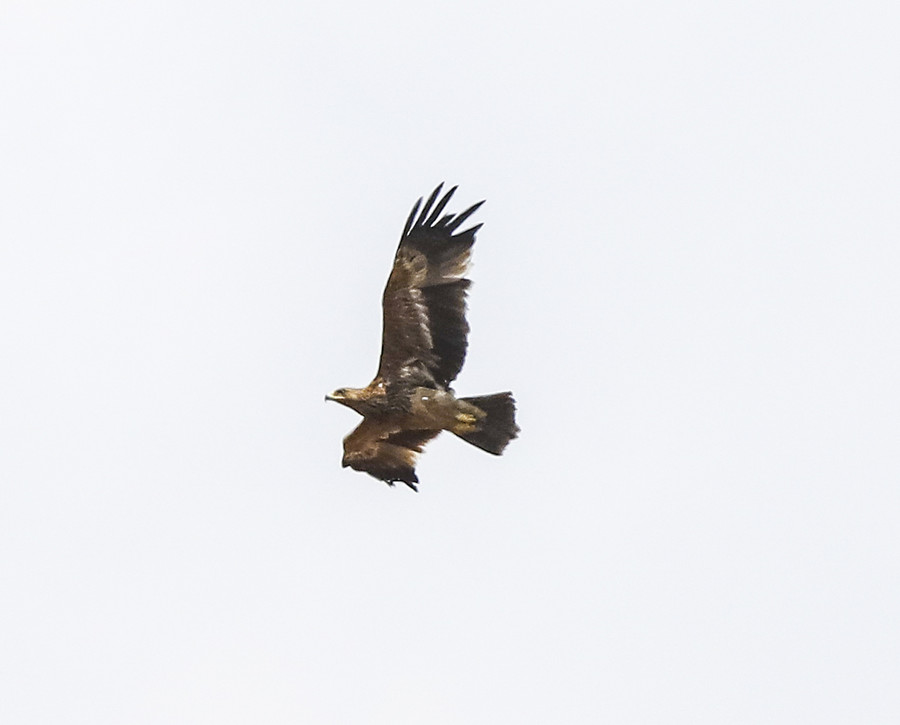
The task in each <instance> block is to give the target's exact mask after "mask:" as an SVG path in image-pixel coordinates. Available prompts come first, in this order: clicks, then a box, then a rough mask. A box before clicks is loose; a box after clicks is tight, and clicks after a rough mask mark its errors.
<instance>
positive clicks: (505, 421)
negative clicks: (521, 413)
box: [457, 392, 519, 456]
mask: <svg viewBox="0 0 900 725" xmlns="http://www.w3.org/2000/svg"><path fill="white" fill-rule="evenodd" d="M460 400H462V401H463V402H466V403H469V404H470V405H474V406H475V407H476V408H478V409H480V410H482V411H484V413H485V417H484V418H482V419H481V420H480V421H479V427H478V430H475V431H472V432H471V433H457V435H458V436H459V437H460V438H462V439H463V440H464V441H466V442H467V443H471V444H472V445H473V446H477V447H478V448H480V449H481V450H483V451H487V452H488V453H493V454H494V455H495V456H499V455H500V454H501V453H503V449H504V448H506V446H507V444H508V443H509V442H510V441H511V440H512V439H513V438H515V437H516V436H517V435H518V434H519V426H517V425H516V401H515V399H514V398H513V396H512V393H509V392H507V393H494V394H493V395H479V396H476V397H474V398H460Z"/></svg>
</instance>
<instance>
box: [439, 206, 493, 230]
mask: <svg viewBox="0 0 900 725" xmlns="http://www.w3.org/2000/svg"><path fill="white" fill-rule="evenodd" d="M484 202H485V200H484V199H482V200H481V201H479V202H478V203H477V204H473V205H472V206H470V207H469V208H468V209H466V210H465V211H464V212H462V214H460V215H459V216H457V217H456V218H455V219H453V220H452V221H451V222H450V223H449V224H447V229H449V230H450V231H451V232H455V231H456V230H457V229H459V227H460V226H462V224H463V222H465V221H466V219H468V218H469V217H470V216H472V215H473V214H474V213H475V212H476V211H478V210H479V209H480V208H481V205H482V204H484ZM478 226H479V227H480V226H481V225H480V224H479V225H478Z"/></svg>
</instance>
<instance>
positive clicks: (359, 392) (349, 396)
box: [325, 388, 368, 412]
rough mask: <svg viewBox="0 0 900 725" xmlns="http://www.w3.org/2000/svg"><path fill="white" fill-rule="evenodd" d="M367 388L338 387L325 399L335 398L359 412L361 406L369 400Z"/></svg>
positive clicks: (336, 400)
mask: <svg viewBox="0 0 900 725" xmlns="http://www.w3.org/2000/svg"><path fill="white" fill-rule="evenodd" d="M365 393H366V389H365V388H338V389H337V390H335V391H334V392H333V393H332V394H331V395H326V396H325V400H333V401H335V402H336V403H340V404H341V405H346V406H347V407H348V408H353V410H355V411H357V412H359V409H360V407H361V406H364V405H365V403H366V401H367V399H368V398H367V396H366V395H365Z"/></svg>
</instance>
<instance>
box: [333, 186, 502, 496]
mask: <svg viewBox="0 0 900 725" xmlns="http://www.w3.org/2000/svg"><path fill="white" fill-rule="evenodd" d="M443 186H444V185H443V183H441V184H439V185H438V187H437V188H436V189H435V190H434V191H433V192H432V194H431V196H429V197H428V200H427V201H426V202H425V203H424V204H423V203H422V198H420V199H419V200H418V201H417V202H416V203H415V205H414V206H413V208H412V211H411V212H410V214H409V218H408V219H407V220H406V224H405V226H404V227H403V233H402V234H401V235H400V245H399V246H398V247H397V252H396V254H395V255H394V266H393V268H392V270H391V273H390V276H389V277H388V281H387V285H386V286H385V288H384V294H383V296H382V301H381V303H382V311H383V327H382V338H381V359H380V361H379V363H378V372H377V373H376V375H375V379H374V380H372V382H371V383H369V384H368V385H367V386H366V387H365V388H338V389H337V390H335V391H334V392H333V393H331V394H330V395H326V396H325V400H333V401H335V402H338V403H341V404H342V405H346V406H347V407H348V408H352V409H353V410H355V411H356V412H357V413H359V414H360V415H361V416H362V417H363V420H362V423H360V424H359V425H358V426H357V427H356V428H355V429H354V430H353V431H352V432H351V433H350V434H349V435H347V437H346V438H344V456H343V459H342V461H341V463H342V465H343V467H344V468H346V467H347V466H349V467H350V468H352V469H354V470H356V471H363V472H365V473H368V474H369V475H371V476H374V477H375V478H377V479H379V480H381V481H384V482H385V483H387V484H388V485H389V486H393V485H394V483H396V482H401V481H402V482H403V483H405V484H406V485H407V486H409V487H410V488H411V489H412V490H413V491H418V488H417V487H416V484H418V482H419V478H418V476H416V470H415V465H416V460H417V458H418V456H419V454H420V453H421V452H422V450H423V448H424V447H425V444H426V443H428V441H430V440H431V439H432V438H434V437H435V436H437V435H438V434H439V433H440V432H441V431H442V430H448V431H450V432H451V433H453V434H455V435H457V436H459V437H460V438H462V439H463V440H464V441H466V442H467V443H471V444H472V445H474V446H477V447H478V448H480V449H481V450H483V451H487V452H488V453H493V454H494V455H497V456H499V455H500V454H501V453H502V452H503V449H504V448H506V446H507V444H508V443H509V442H510V441H511V440H512V439H513V438H515V437H516V436H517V434H518V432H519V427H518V426H517V425H516V403H515V400H514V399H513V396H512V393H511V392H504V393H494V394H492V395H480V396H476V397H471V398H457V397H456V396H455V395H454V393H453V390H452V388H451V387H450V383H452V382H453V381H454V380H455V379H456V376H457V375H459V371H460V370H461V369H462V366H463V362H464V360H465V357H466V348H467V345H468V342H467V336H468V333H469V324H468V322H467V321H466V295H467V293H468V289H469V285H470V284H471V282H470V280H468V279H467V278H466V277H465V274H466V270H467V269H468V266H469V259H470V257H471V254H472V245H473V244H474V243H475V234H476V232H477V231H478V230H479V229H480V228H481V226H482V225H481V224H478V225H476V226H473V227H470V228H468V229H466V230H464V231H458V230H459V228H460V227H461V226H462V225H463V224H464V223H465V222H466V220H467V219H468V218H469V217H471V216H472V215H473V214H474V213H475V212H476V211H477V210H478V209H479V207H481V205H482V204H483V203H484V201H481V202H479V203H477V204H475V205H473V206H471V207H469V208H468V209H466V210H465V211H464V212H462V213H460V214H444V215H443V216H442V213H443V211H444V209H445V208H446V206H447V204H448V202H449V201H450V199H451V197H452V196H453V194H454V192H455V191H456V189H457V187H456V186H454V187H453V188H452V189H450V190H449V191H447V193H446V194H444V195H443V197H441V190H442V189H443ZM438 197H440V200H438Z"/></svg>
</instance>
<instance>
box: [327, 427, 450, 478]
mask: <svg viewBox="0 0 900 725" xmlns="http://www.w3.org/2000/svg"><path fill="white" fill-rule="evenodd" d="M438 433H440V431H439V430H404V431H396V430H394V431H393V432H390V429H388V428H386V427H385V426H384V424H383V423H382V422H381V421H378V420H374V419H371V418H365V419H363V422H362V423H360V424H359V425H358V426H356V428H354V429H353V431H352V432H351V433H350V435H348V436H347V437H346V438H344V459H343V461H342V463H343V465H344V466H350V467H351V468H353V469H354V470H356V471H364V472H365V473H368V474H369V475H371V476H374V477H375V478H377V479H379V480H381V481H384V482H386V483H388V484H391V485H393V484H394V483H395V482H396V481H402V482H403V483H405V484H406V485H407V486H409V487H410V488H411V489H413V490H414V491H418V489H417V488H416V484H417V483H418V482H419V477H418V476H416V459H417V458H418V457H419V454H420V453H421V452H422V449H423V448H424V447H425V444H426V443H428V441H430V440H431V439H432V438H434V437H435V436H436V435H437V434H438Z"/></svg>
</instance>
